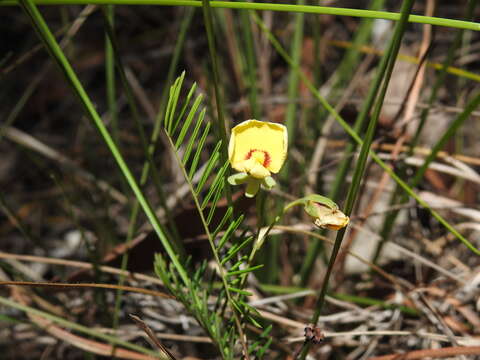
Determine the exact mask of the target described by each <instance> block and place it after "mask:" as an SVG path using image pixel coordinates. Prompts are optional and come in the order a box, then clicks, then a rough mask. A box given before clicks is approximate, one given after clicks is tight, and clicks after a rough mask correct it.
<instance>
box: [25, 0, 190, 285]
mask: <svg viewBox="0 0 480 360" xmlns="http://www.w3.org/2000/svg"><path fill="white" fill-rule="evenodd" d="M20 4H21V5H22V8H23V10H24V11H25V13H26V14H27V15H28V17H29V18H30V20H31V22H32V25H33V26H34V28H35V30H36V31H37V32H38V34H39V37H40V39H41V40H42V42H43V43H44V45H45V47H46V49H47V50H48V51H49V53H50V55H51V56H52V58H53V59H54V60H55V61H56V63H57V65H58V66H59V68H60V70H61V71H62V72H63V74H64V76H65V79H66V80H67V82H68V83H69V84H70V86H71V87H72V90H73V91H74V93H75V94H76V95H77V97H78V98H79V100H80V102H81V104H82V106H83V108H84V111H85V113H86V114H87V116H88V117H89V119H90V120H91V121H92V123H93V124H94V125H95V127H96V128H97V130H98V132H99V133H100V135H101V136H102V138H103V140H104V141H105V143H106V145H107V146H108V148H109V149H110V152H111V154H112V156H113V157H114V158H115V161H116V162H117V165H118V166H119V168H120V170H121V171H122V173H123V175H124V177H125V179H126V181H127V182H128V184H129V185H130V188H131V189H132V191H133V193H134V194H135V197H136V198H137V200H138V201H139V203H140V205H141V206H142V208H143V210H144V212H145V214H146V216H147V218H148V220H149V221H150V223H151V225H152V227H153V229H154V230H155V232H156V233H157V235H158V237H159V238H160V241H161V243H162V245H163V246H164V248H165V250H166V252H167V254H168V255H169V257H170V259H171V261H172V262H173V264H174V266H175V267H176V268H177V271H178V272H179V275H180V277H181V278H182V280H183V281H184V283H185V284H188V283H189V282H190V279H189V277H188V275H187V273H186V271H185V269H184V268H183V266H182V264H181V263H180V261H179V259H178V256H177V254H176V253H175V251H174V249H173V247H172V245H171V244H170V241H169V240H168V238H167V236H166V235H165V232H164V230H163V228H162V225H161V224H160V222H159V220H158V218H157V216H156V215H155V212H154V211H153V209H152V207H151V205H150V203H149V202H148V201H147V199H146V198H145V196H144V195H143V193H142V191H141V190H140V187H139V186H138V184H137V182H136V180H135V178H134V177H133V174H132V172H131V171H130V169H129V167H128V166H127V164H126V162H125V160H124V159H123V156H122V155H121V153H120V151H119V150H118V147H117V145H116V144H115V142H114V141H113V139H112V136H111V135H110V133H109V132H108V130H107V129H106V127H105V125H104V124H103V122H102V119H101V118H100V115H99V114H98V112H97V110H96V109H95V106H94V105H93V103H92V101H91V100H90V97H89V96H88V94H87V93H86V91H85V89H84V88H83V86H82V84H81V83H80V80H79V79H78V77H77V75H76V73H75V72H74V70H73V68H72V67H71V65H70V63H69V62H68V60H67V58H66V57H65V55H64V53H63V52H62V50H61V49H60V47H59V45H58V43H57V41H56V40H55V37H54V36H53V34H52V32H51V31H50V29H49V28H48V25H47V24H46V23H45V20H44V19H43V17H42V15H41V14H40V12H39V11H38V9H37V7H36V5H35V4H34V2H33V1H32V0H20Z"/></svg>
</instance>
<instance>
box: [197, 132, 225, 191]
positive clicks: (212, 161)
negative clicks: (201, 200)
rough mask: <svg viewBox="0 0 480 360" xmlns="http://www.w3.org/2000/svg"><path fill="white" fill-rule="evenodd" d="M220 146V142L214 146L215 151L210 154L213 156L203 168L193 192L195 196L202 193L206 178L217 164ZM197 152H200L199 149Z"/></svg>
mask: <svg viewBox="0 0 480 360" xmlns="http://www.w3.org/2000/svg"><path fill="white" fill-rule="evenodd" d="M221 146H222V142H221V141H219V142H218V143H217V145H216V146H215V149H213V152H212V154H213V155H212V156H211V157H210V159H208V162H207V165H206V166H205V170H203V173H202V177H201V178H200V180H199V181H198V184H197V188H196V189H195V192H196V193H197V194H199V193H200V192H201V191H202V189H203V186H204V185H205V183H206V182H207V180H208V177H209V176H210V174H211V173H212V170H213V169H214V167H215V165H216V164H217V161H218V158H219V157H220V154H219V150H220V147H221ZM197 152H201V148H200V149H197Z"/></svg>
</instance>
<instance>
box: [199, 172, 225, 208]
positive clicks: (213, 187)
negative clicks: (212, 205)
mask: <svg viewBox="0 0 480 360" xmlns="http://www.w3.org/2000/svg"><path fill="white" fill-rule="evenodd" d="M228 166H229V163H225V164H224V165H223V166H222V167H221V169H220V170H219V171H218V172H217V175H216V176H215V179H214V180H213V182H212V184H211V185H210V190H208V193H207V195H205V197H204V198H203V202H202V205H201V208H202V210H204V209H205V207H206V206H207V205H208V202H209V201H210V199H211V198H212V196H213V194H214V193H215V191H216V188H217V187H219V186H220V185H223V177H224V176H225V172H226V171H227V168H228Z"/></svg>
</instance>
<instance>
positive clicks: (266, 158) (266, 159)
mask: <svg viewBox="0 0 480 360" xmlns="http://www.w3.org/2000/svg"><path fill="white" fill-rule="evenodd" d="M257 151H258V152H261V153H263V164H262V165H263V167H264V168H266V167H267V166H268V165H269V164H270V162H271V161H272V158H271V157H270V154H269V153H268V151H266V150H260V149H250V151H249V152H248V153H247V155H245V160H248V159H250V158H251V157H252V154H253V153H254V152H257Z"/></svg>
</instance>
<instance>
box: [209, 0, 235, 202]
mask: <svg viewBox="0 0 480 360" xmlns="http://www.w3.org/2000/svg"><path fill="white" fill-rule="evenodd" d="M202 8H203V18H204V21H205V30H206V33H207V40H208V49H209V52H210V58H211V60H212V75H213V87H214V91H215V103H216V107H217V121H216V126H215V127H214V128H215V130H216V134H217V137H218V139H219V140H221V141H222V147H221V151H220V158H221V159H222V163H223V164H225V163H226V162H227V161H228V140H227V130H226V128H225V116H224V113H223V97H222V94H221V91H220V77H219V75H218V62H217V51H216V46H215V33H214V30H213V16H212V10H211V8H210V0H202ZM227 177H228V176H225V179H224V185H225V186H224V189H225V195H226V197H227V201H228V206H232V194H231V192H230V186H229V185H228V183H227Z"/></svg>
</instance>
